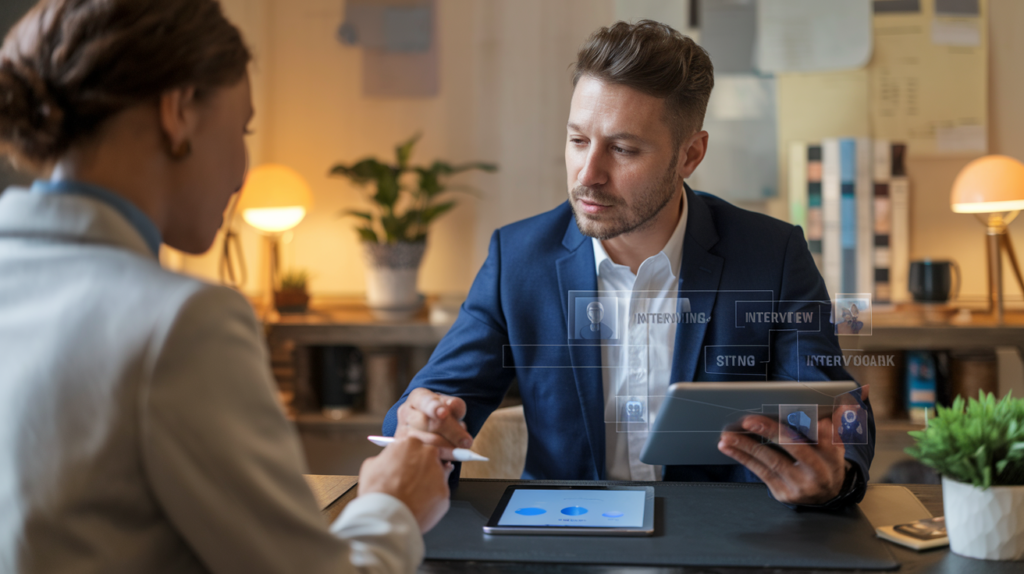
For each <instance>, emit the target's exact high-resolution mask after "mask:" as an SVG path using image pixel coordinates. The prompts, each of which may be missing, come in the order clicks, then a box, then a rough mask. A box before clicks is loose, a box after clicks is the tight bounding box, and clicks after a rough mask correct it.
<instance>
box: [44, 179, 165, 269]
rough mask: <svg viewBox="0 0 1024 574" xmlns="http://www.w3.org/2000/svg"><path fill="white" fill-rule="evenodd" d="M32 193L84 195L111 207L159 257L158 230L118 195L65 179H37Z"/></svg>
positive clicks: (145, 216) (151, 221) (88, 184)
mask: <svg viewBox="0 0 1024 574" xmlns="http://www.w3.org/2000/svg"><path fill="white" fill-rule="evenodd" d="M32 192H33V193H53V194H74V195H84V196H86V197H91V198H93V199H95V200H98V201H102V202H103V203H106V204H107V205H109V206H110V207H113V208H114V209H115V210H117V212H118V213H120V214H121V215H122V216H124V218H125V219H127V220H128V223H130V224H131V225H132V227H134V228H135V230H136V231H138V232H139V235H141V236H142V239H143V240H145V242H146V245H147V246H148V247H149V250H150V251H152V252H153V255H155V256H157V257H159V256H160V244H161V243H162V242H163V239H162V238H161V237H160V230H159V229H157V228H156V225H154V224H153V220H151V219H150V218H149V217H148V216H147V215H146V214H145V213H143V212H142V210H141V209H139V208H138V207H135V204H133V203H132V202H130V201H128V200H127V199H125V198H123V197H121V196H120V195H118V194H116V193H114V192H112V191H110V190H107V189H103V188H102V187H99V186H97V185H92V184H90V183H84V182H81V181H71V180H67V179H61V180H57V181H44V180H41V179H37V180H36V181H35V182H33V183H32Z"/></svg>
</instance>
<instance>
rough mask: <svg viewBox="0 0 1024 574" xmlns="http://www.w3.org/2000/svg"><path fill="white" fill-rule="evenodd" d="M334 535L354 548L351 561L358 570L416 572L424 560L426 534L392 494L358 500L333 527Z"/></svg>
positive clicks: (380, 494)
mask: <svg viewBox="0 0 1024 574" xmlns="http://www.w3.org/2000/svg"><path fill="white" fill-rule="evenodd" d="M331 532H333V533H334V535H335V536H337V537H339V538H341V539H342V540H344V541H345V542H348V543H349V544H350V545H351V554H350V558H351V562H352V565H353V566H356V567H357V568H362V569H365V570H367V571H370V572H378V571H380V572H395V573H397V572H409V573H413V572H416V568H417V567H419V565H420V562H422V561H423V554H424V546H423V535H422V534H421V533H420V527H419V524H418V523H417V522H416V517H414V516H413V514H412V512H411V511H410V510H409V508H408V507H406V506H405V504H403V503H402V502H401V501H399V500H398V499H397V498H395V497H393V496H391V495H389V494H383V493H372V494H366V495H363V496H360V497H358V498H356V499H355V500H353V501H352V502H350V503H349V504H348V506H346V507H345V510H344V511H343V512H342V513H341V516H339V517H338V519H337V520H335V521H334V524H332V525H331Z"/></svg>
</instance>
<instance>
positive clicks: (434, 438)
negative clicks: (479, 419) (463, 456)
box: [395, 387, 473, 460]
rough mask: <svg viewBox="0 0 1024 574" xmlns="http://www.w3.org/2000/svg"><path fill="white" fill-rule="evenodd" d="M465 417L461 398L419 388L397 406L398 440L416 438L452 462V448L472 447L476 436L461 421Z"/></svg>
mask: <svg viewBox="0 0 1024 574" xmlns="http://www.w3.org/2000/svg"><path fill="white" fill-rule="evenodd" d="M465 416H466V403H465V401H463V400H462V399H460V398H458V397H450V396H448V395H441V394H438V393H435V392H433V391H429V390H427V389H424V388H422V387H420V388H418V389H414V390H413V391H412V392H411V393H409V398H408V399H406V401H405V402H404V403H402V406H400V407H398V428H396V429H395V437H396V438H400V437H406V436H410V437H416V438H418V439H419V440H421V441H423V442H424V443H426V444H429V445H433V446H435V447H437V448H438V449H439V450H440V452H441V458H443V459H444V460H451V458H452V449H455V448H470V447H472V446H473V437H472V435H470V434H469V432H468V431H466V424H465V423H463V422H462V418H463V417H465Z"/></svg>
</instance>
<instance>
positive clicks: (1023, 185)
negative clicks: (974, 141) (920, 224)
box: [949, 155, 1024, 324]
mask: <svg viewBox="0 0 1024 574" xmlns="http://www.w3.org/2000/svg"><path fill="white" fill-rule="evenodd" d="M949 205H950V208H951V209H952V210H953V211H954V212H956V213H973V214H975V216H976V217H978V218H979V219H980V220H981V222H982V223H984V224H985V227H986V228H987V231H986V243H985V250H986V252H987V256H988V257H987V259H988V300H989V312H994V314H995V316H996V320H997V322H998V323H999V324H1002V323H1003V313H1004V311H1003V299H1004V298H1003V265H1002V262H1003V254H1005V255H1006V257H1007V258H1008V259H1010V263H1011V264H1012V266H1013V272H1014V275H1015V276H1016V278H1017V283H1018V284H1019V285H1020V288H1021V291H1024V277H1021V273H1020V266H1019V265H1018V264H1017V256H1016V254H1015V253H1014V252H1013V243H1012V242H1011V241H1010V234H1009V230H1008V229H1007V227H1008V226H1009V225H1010V222H1011V221H1013V220H1014V219H1015V218H1016V217H1017V215H1018V214H1019V213H1020V212H1021V210H1024V164H1022V163H1021V162H1019V161H1017V160H1015V159H1013V158H1012V157H1007V156H1005V155H988V156H985V157H982V158H978V159H976V160H974V161H972V162H971V163H969V164H967V165H966V166H964V168H963V169H962V170H960V173H959V174H958V175H957V176H956V180H955V181H954V182H953V192H952V193H951V194H950V198H949ZM986 214H987V216H986ZM983 216H984V217H983Z"/></svg>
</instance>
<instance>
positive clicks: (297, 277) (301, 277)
mask: <svg viewBox="0 0 1024 574" xmlns="http://www.w3.org/2000/svg"><path fill="white" fill-rule="evenodd" d="M308 281H309V273H308V272H307V271H306V270H304V269H298V270H292V271H288V272H287V273H285V274H284V275H282V276H281V290H282V291H305V290H306V284H307V283H308Z"/></svg>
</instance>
